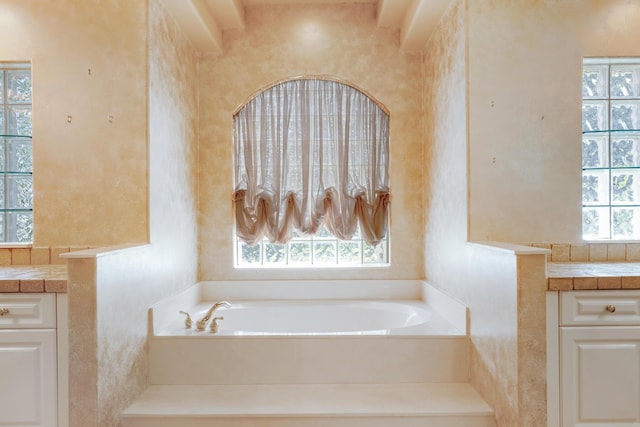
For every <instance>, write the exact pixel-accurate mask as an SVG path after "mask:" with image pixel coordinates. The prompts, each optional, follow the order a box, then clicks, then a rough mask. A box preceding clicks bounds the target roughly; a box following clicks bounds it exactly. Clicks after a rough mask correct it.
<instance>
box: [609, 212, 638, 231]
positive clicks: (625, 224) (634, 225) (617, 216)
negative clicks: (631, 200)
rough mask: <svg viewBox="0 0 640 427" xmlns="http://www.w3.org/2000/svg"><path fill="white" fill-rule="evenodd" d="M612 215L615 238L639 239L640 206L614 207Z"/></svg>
mask: <svg viewBox="0 0 640 427" xmlns="http://www.w3.org/2000/svg"><path fill="white" fill-rule="evenodd" d="M611 216H612V224H613V227H612V232H613V238H614V239H632V238H635V239H637V238H638V237H639V236H640V225H639V221H640V208H638V207H633V208H629V207H625V208H613V209H612V210H611Z"/></svg>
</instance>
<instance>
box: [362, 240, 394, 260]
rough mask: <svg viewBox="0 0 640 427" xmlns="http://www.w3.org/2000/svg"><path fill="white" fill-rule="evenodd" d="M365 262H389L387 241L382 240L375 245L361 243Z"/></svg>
mask: <svg viewBox="0 0 640 427" xmlns="http://www.w3.org/2000/svg"><path fill="white" fill-rule="evenodd" d="M362 249H363V252H364V263H365V264H385V263H388V262H389V256H388V253H389V252H388V248H387V241H382V242H380V243H379V244H378V245H376V246H372V245H368V244H366V243H364V244H363V248H362Z"/></svg>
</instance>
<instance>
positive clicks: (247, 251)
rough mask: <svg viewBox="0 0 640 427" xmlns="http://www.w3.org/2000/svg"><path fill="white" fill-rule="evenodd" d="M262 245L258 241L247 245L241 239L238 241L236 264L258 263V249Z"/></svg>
mask: <svg viewBox="0 0 640 427" xmlns="http://www.w3.org/2000/svg"><path fill="white" fill-rule="evenodd" d="M261 248H262V245H261V244H260V243H258V244H256V245H254V246H249V245H247V244H246V243H245V242H243V241H238V264H239V265H254V264H257V265H259V264H260V259H261V254H260V250H261Z"/></svg>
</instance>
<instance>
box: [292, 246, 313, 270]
mask: <svg viewBox="0 0 640 427" xmlns="http://www.w3.org/2000/svg"><path fill="white" fill-rule="evenodd" d="M289 263H290V264H310V263H311V242H310V241H305V242H291V243H289Z"/></svg>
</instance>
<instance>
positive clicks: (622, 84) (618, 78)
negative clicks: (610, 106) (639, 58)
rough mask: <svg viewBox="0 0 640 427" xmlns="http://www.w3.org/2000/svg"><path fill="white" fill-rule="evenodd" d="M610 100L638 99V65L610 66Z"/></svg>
mask: <svg viewBox="0 0 640 427" xmlns="http://www.w3.org/2000/svg"><path fill="white" fill-rule="evenodd" d="M610 92H611V98H638V97H640V65H636V64H627V65H622V64H620V65H611V89H610Z"/></svg>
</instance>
